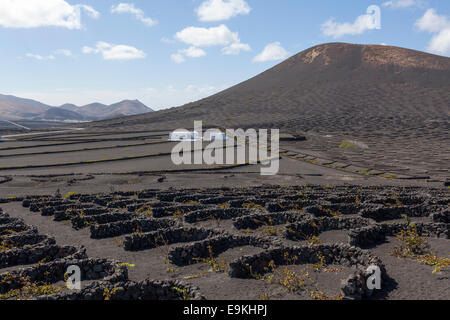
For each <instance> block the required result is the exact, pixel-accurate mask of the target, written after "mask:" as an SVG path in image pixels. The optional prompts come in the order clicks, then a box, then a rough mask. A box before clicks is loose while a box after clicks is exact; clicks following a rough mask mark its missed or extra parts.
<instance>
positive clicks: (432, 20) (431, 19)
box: [415, 9, 450, 32]
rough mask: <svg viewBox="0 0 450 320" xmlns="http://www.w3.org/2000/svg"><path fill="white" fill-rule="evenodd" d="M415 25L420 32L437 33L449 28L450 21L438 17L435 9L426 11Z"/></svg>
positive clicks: (443, 17)
mask: <svg viewBox="0 0 450 320" xmlns="http://www.w3.org/2000/svg"><path fill="white" fill-rule="evenodd" d="M415 25H416V27H417V28H419V30H420V31H428V32H438V31H441V30H442V29H445V28H448V27H450V20H448V19H447V17H445V16H440V15H438V14H437V13H436V9H428V10H427V11H426V12H425V14H424V15H423V16H422V17H421V18H420V19H419V20H417V21H416V23H415Z"/></svg>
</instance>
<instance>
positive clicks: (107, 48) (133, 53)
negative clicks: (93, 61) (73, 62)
mask: <svg viewBox="0 0 450 320" xmlns="http://www.w3.org/2000/svg"><path fill="white" fill-rule="evenodd" d="M83 53H84V54H90V53H95V54H97V53H101V54H102V56H103V59H105V60H132V59H143V58H145V57H146V56H147V55H146V54H145V52H144V51H141V50H139V49H136V48H135V47H131V46H126V45H113V44H110V43H107V42H103V41H100V42H97V45H96V47H95V48H91V47H87V46H85V47H83Z"/></svg>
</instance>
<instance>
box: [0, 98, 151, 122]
mask: <svg viewBox="0 0 450 320" xmlns="http://www.w3.org/2000/svg"><path fill="white" fill-rule="evenodd" d="M152 111H153V110H152V109H150V108H149V107H147V106H146V105H144V104H143V103H142V102H140V101H138V100H124V101H121V102H118V103H115V104H111V105H105V104H101V103H91V104H88V105H85V106H76V105H74V104H64V105H62V106H60V107H52V106H49V105H46V104H43V103H41V102H38V101H35V100H31V99H23V98H18V97H15V96H11V95H1V94H0V120H1V119H3V120H12V121H14V120H16V121H17V120H47V121H63V122H81V121H96V120H105V119H115V118H121V117H124V116H131V115H139V114H143V113H148V112H152Z"/></svg>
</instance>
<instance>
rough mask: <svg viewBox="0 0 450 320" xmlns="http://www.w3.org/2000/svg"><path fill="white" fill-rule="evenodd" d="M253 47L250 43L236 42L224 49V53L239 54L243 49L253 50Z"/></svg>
mask: <svg viewBox="0 0 450 320" xmlns="http://www.w3.org/2000/svg"><path fill="white" fill-rule="evenodd" d="M251 50H252V49H251V48H250V46H249V45H248V44H245V43H239V42H235V43H232V44H230V45H229V46H228V47H225V48H223V49H222V54H225V55H238V54H239V53H240V52H241V51H251Z"/></svg>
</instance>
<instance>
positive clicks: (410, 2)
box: [383, 0, 423, 9]
mask: <svg viewBox="0 0 450 320" xmlns="http://www.w3.org/2000/svg"><path fill="white" fill-rule="evenodd" d="M422 5H423V1H422V0H391V1H386V2H383V6H384V7H389V8H393V9H402V8H409V7H421V6H422Z"/></svg>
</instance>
